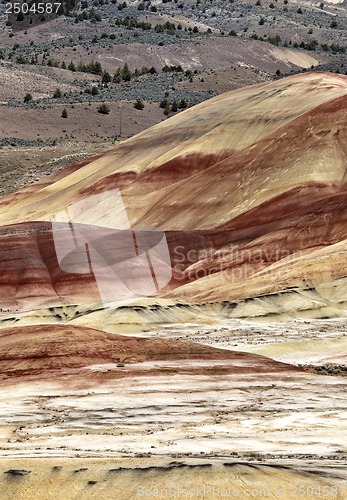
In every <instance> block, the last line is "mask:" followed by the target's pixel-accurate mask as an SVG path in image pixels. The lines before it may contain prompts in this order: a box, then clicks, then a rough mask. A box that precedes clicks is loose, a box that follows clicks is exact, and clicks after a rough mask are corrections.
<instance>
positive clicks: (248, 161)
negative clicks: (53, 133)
mask: <svg viewBox="0 0 347 500" xmlns="http://www.w3.org/2000/svg"><path fill="white" fill-rule="evenodd" d="M346 111H347V77H345V76H341V75H336V74H328V73H307V74H304V75H299V76H294V77H289V78H285V79H281V80H278V81H275V82H270V83H266V84H261V85H255V86H251V87H246V88H244V89H241V90H236V91H232V92H229V93H227V94H223V95H221V96H218V97H215V98H213V99H211V100H209V101H206V102H204V103H202V104H199V105H198V106H195V107H194V108H191V109H189V110H187V111H185V112H183V113H180V114H179V115H177V116H175V117H173V118H171V119H170V120H168V121H166V122H164V123H161V124H159V125H156V126H154V127H152V128H150V129H149V130H146V131H145V132H143V133H141V134H139V135H137V136H135V137H134V138H132V139H129V140H127V141H125V142H124V143H122V144H120V145H118V146H117V147H115V148H114V149H113V150H111V151H107V152H106V153H105V154H104V155H101V156H98V157H96V158H94V159H92V160H90V161H89V162H84V163H82V164H80V165H75V166H72V167H70V168H69V169H67V170H66V171H64V172H63V173H60V174H59V176H56V177H53V178H48V180H47V179H45V180H44V181H42V182H40V183H38V184H36V185H33V186H30V187H29V188H26V189H24V190H22V191H19V192H17V193H14V194H11V195H7V196H4V197H3V198H2V199H1V200H0V206H1V213H0V224H1V225H2V226H3V228H2V230H1V234H0V262H1V266H2V269H3V270H4V274H3V276H2V278H1V286H0V297H1V298H2V300H3V301H4V308H6V307H8V308H9V309H11V308H16V307H17V308H18V309H19V310H21V309H23V308H24V309H27V308H28V307H29V308H30V307H31V306H30V303H32V305H33V307H38V306H39V305H40V297H41V299H42V300H41V304H42V305H47V304H52V303H55V304H58V303H61V302H63V303H65V304H66V303H78V301H79V300H82V298H83V297H84V298H85V300H87V301H88V300H93V301H94V300H95V293H96V292H95V290H96V288H95V285H93V283H92V280H91V279H90V276H87V275H83V276H82V275H80V276H79V277H76V275H71V276H68V275H67V274H66V273H63V272H62V271H61V270H59V266H58V264H57V261H56V257H55V255H54V248H53V247H52V234H51V227H50V224H48V225H45V224H43V225H42V222H39V221H52V220H53V219H54V217H55V215H56V214H57V213H59V212H61V211H64V210H65V209H67V208H68V207H69V206H71V205H73V204H75V203H77V202H80V201H81V200H83V199H87V198H88V197H89V196H92V195H97V194H99V193H103V192H105V191H107V190H112V189H120V192H121V196H122V200H123V202H124V205H125V208H126V213H127V216H128V219H129V223H130V225H131V227H132V228H133V227H135V226H140V227H146V228H148V227H153V228H159V229H161V230H162V231H164V232H165V234H166V238H167V242H168V247H169V251H170V257H171V265H172V268H173V277H172V280H171V282H170V283H169V285H168V286H167V287H166V288H164V289H163V290H162V291H161V295H164V296H166V297H168V298H173V299H174V300H177V299H180V300H182V299H183V300H185V301H188V302H195V303H205V302H220V301H230V302H238V303H239V305H238V307H237V308H236V311H235V314H236V315H240V316H258V315H268V314H273V315H277V314H282V313H286V314H287V313H288V314H294V315H295V314H296V313H297V311H298V310H299V311H301V313H302V314H303V315H305V314H308V315H312V314H313V315H314V316H318V317H321V316H334V315H341V314H342V315H344V314H345V313H344V311H345V308H346V302H345V297H346V293H345V292H346V284H347V281H346V280H345V275H346V272H345V266H344V264H345V261H346V249H347V246H346V245H347V235H346V232H347V231H346V230H347V226H346V215H347V213H346V206H347V205H346V201H347V189H346V188H347V176H346V155H347V146H346V144H347V142H346V139H347V122H346ZM114 217H115V214H114V212H113V211H112V210H104V211H103V212H102V214H101V215H100V211H97V210H95V207H94V206H93V205H91V206H90V207H87V209H86V210H85V211H84V213H83V214H82V215H81V217H80V219H79V223H83V224H89V225H91V226H95V225H101V226H104V227H112V221H113V220H114ZM9 225H11V227H8V226H9ZM43 226H44V227H43ZM21 232H22V233H23V234H24V233H25V236H24V235H21V234H18V233H21ZM43 233H44V234H43ZM18 248H20V249H21V250H20V251H18V256H17V258H16V259H14V258H12V257H11V256H13V252H16V249H17V250H18ZM24 248H25V249H28V251H26V252H23V249H24ZM30 248H32V250H30ZM32 251H34V252H36V256H37V259H36V264H35V265H34V266H31V265H30V258H27V257H23V255H28V252H29V253H30V252H32ZM14 269H15V270H14ZM5 271H6V272H5ZM6 273H7V274H6ZM39 275H40V276H41V278H42V279H41V278H39ZM24 282H25V286H24V285H23V283H24ZM62 282H64V286H63V288H64V291H62V289H61V283H62ZM42 283H45V284H46V285H45V286H44V287H43V288H42ZM59 283H60V285H59ZM78 283H79V284H80V286H79V284H78ZM82 283H83V286H82ZM22 285H23V286H24V287H23V286H22ZM35 287H36V291H35ZM59 287H60V288H59ZM44 291H45V293H44ZM29 296H31V299H30V300H29V302H28V301H27V300H26V299H27V298H28V297H29ZM82 296H83V297H82ZM6 297H7V298H8V297H11V298H10V299H9V302H10V304H8V303H6V300H5V298H6ZM33 297H35V299H34V300H33V299H32V298H33ZM249 299H254V300H251V301H250V300H249Z"/></svg>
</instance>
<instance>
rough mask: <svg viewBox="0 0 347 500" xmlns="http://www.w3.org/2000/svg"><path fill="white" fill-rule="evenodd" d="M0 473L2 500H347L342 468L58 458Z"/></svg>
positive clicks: (26, 461)
mask: <svg viewBox="0 0 347 500" xmlns="http://www.w3.org/2000/svg"><path fill="white" fill-rule="evenodd" d="M316 465H317V466H318V467H319V465H318V464H316ZM0 471H1V472H0V487H1V491H2V495H3V498H35V499H37V500H48V499H55V498H58V497H59V498H69V499H71V500H75V499H76V500H77V499H80V498H83V499H88V500H89V499H95V498H102V499H105V500H114V499H115V498H117V500H118V499H119V500H132V499H140V498H150V499H155V498H160V499H164V498H178V499H181V498H182V499H183V498H189V497H191V498H205V499H213V498H247V497H248V498H250V497H251V498H273V499H283V498H293V499H294V500H295V499H299V498H303V499H312V498H324V499H326V500H331V499H334V500H335V499H344V498H346V473H345V471H344V470H341V468H340V467H339V466H337V465H333V466H332V467H331V468H330V469H329V470H328V472H327V471H322V477H319V476H317V474H316V473H315V471H314V470H312V464H309V463H308V464H307V465H306V467H300V466H295V465H294V467H289V466H288V465H287V464H286V463H277V464H276V463H272V464H268V465H265V464H262V463H257V462H254V463H248V464H247V463H244V462H240V461H237V460H227V459H224V460H223V459H222V460H219V461H217V460H206V459H203V460H201V459H183V460H182V459H170V458H163V459H153V458H147V459H139V458H136V459H120V458H118V459H112V458H100V459H97V458H93V459H90V458H87V457H83V458H82V457H81V458H65V457H59V458H52V459H40V458H39V459H38V458H21V459H6V460H1V461H0ZM11 471H12V472H11ZM324 474H326V476H325V475H324ZM329 474H330V476H331V477H329ZM314 494H316V495H318V496H316V497H313V495H314Z"/></svg>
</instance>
